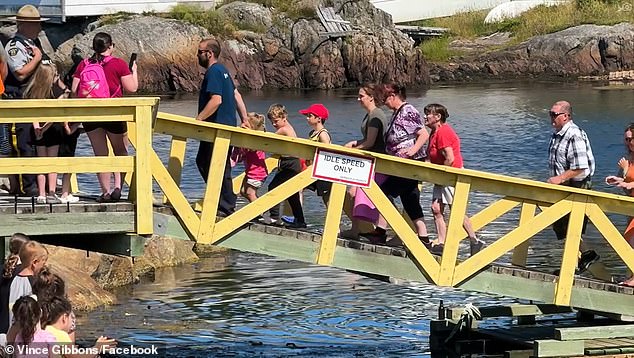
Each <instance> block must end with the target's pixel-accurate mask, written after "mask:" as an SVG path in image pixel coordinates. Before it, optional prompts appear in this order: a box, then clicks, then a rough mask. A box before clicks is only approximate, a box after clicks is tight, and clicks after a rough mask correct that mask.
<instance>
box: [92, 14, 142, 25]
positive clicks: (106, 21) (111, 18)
mask: <svg viewBox="0 0 634 358" xmlns="http://www.w3.org/2000/svg"><path fill="white" fill-rule="evenodd" d="M132 16H134V14H131V13H129V12H124V11H120V12H117V13H114V14H108V15H103V16H101V17H100V18H99V22H100V23H101V24H102V25H114V24H118V23H120V22H123V21H126V20H130V19H131V18H132Z"/></svg>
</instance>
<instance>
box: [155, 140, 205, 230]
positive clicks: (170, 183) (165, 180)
mask: <svg viewBox="0 0 634 358" xmlns="http://www.w3.org/2000/svg"><path fill="white" fill-rule="evenodd" d="M150 161H151V165H152V176H153V177H154V180H156V182H157V183H158V185H159V187H160V188H161V190H163V193H165V195H166V196H167V198H168V199H169V202H170V204H171V205H172V208H173V209H174V211H176V214H177V216H178V218H179V219H180V221H181V222H182V223H183V224H184V225H185V229H186V230H187V232H188V233H189V235H190V236H191V237H192V238H195V237H196V235H198V228H199V227H200V219H199V218H198V215H196V213H195V212H194V210H193V209H192V208H191V207H190V206H189V202H188V201H187V198H185V195H184V194H183V192H182V191H181V190H180V188H179V187H178V185H177V184H176V182H175V181H174V178H172V176H171V175H170V174H169V172H168V171H167V169H166V168H165V166H164V165H163V162H161V159H160V158H159V157H158V155H157V154H156V153H155V152H154V151H151V152H150Z"/></svg>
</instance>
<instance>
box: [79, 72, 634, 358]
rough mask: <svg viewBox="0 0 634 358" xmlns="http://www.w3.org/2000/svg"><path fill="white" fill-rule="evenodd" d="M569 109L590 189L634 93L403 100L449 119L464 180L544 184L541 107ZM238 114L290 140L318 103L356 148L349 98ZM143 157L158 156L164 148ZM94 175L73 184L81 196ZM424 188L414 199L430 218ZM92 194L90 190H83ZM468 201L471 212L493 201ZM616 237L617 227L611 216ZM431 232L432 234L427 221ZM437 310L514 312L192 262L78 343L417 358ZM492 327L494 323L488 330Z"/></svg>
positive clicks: (576, 89)
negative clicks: (585, 156) (583, 139)
mask: <svg viewBox="0 0 634 358" xmlns="http://www.w3.org/2000/svg"><path fill="white" fill-rule="evenodd" d="M560 99H565V100H568V101H570V102H571V103H572V104H573V109H574V119H575V122H576V123H577V124H579V125H580V126H581V127H582V128H584V129H585V130H586V131H587V133H588V135H589V137H590V140H591V143H592V146H593V150H594V153H595V157H596V160H597V171H596V173H595V189H597V190H604V191H610V190H611V189H609V188H607V186H606V185H604V184H603V178H604V177H605V176H606V175H610V174H613V173H614V172H615V171H616V169H617V168H616V162H617V160H618V159H619V158H620V157H621V156H622V155H623V144H622V133H623V129H624V127H625V126H626V125H627V124H628V123H629V122H630V121H632V115H631V114H632V113H633V111H632V106H633V103H634V91H629V90H628V91H604V90H597V89H594V88H593V87H592V86H591V85H587V84H548V83H533V84H526V85H515V84H513V85H499V84H498V85H488V86H455V87H439V88H434V89H431V90H428V91H426V92H419V93H412V94H410V98H409V101H410V102H411V103H412V104H414V105H415V106H417V107H418V108H419V109H422V108H423V107H424V105H426V104H428V103H432V102H438V103H442V104H444V105H446V106H447V107H448V108H449V112H450V117H449V120H448V121H449V123H450V124H451V125H452V126H453V127H454V128H455V129H456V131H457V132H458V134H459V135H460V137H461V139H462V148H463V155H464V157H465V166H466V167H468V168H471V169H478V170H484V171H488V172H494V173H500V174H509V175H513V176H517V177H522V178H529V179H535V180H544V179H545V178H546V177H547V163H546V160H547V147H548V140H549V138H550V134H551V133H552V127H551V125H550V120H549V118H548V115H547V112H548V109H549V108H550V106H551V105H552V103H553V102H555V101H556V100H560ZM245 100H246V102H247V106H248V108H249V110H250V111H257V112H265V111H266V109H267V108H268V106H269V105H270V104H271V103H274V102H280V103H283V104H285V105H286V106H287V108H288V110H289V113H290V114H291V122H292V124H293V125H294V126H295V129H296V130H297V133H298V135H300V136H301V135H307V133H308V131H309V128H308V126H307V125H306V121H305V118H304V117H303V116H301V115H300V114H299V113H297V111H298V110H299V109H301V108H305V107H306V106H308V105H309V104H310V103H313V102H321V103H324V104H325V105H326V106H327V107H328V109H329V110H330V113H331V118H330V119H329V120H328V122H327V123H326V126H327V127H328V128H329V130H330V131H331V133H332V137H333V141H334V142H335V143H339V144H343V143H345V142H347V141H349V140H352V139H356V138H358V136H359V134H358V133H359V124H360V120H361V118H362V117H363V115H364V112H363V110H362V109H361V107H360V106H359V105H358V103H357V102H356V91H355V90H352V91H347V90H340V91H332V92H328V93H325V92H307V93H303V92H254V93H246V94H245ZM195 109H196V105H195V98H193V97H185V98H179V99H175V100H163V101H162V103H161V110H162V111H165V112H171V113H177V114H183V115H191V116H193V115H194V114H195ZM155 147H156V148H157V151H159V152H161V155H162V156H163V157H165V154H166V153H167V150H168V142H167V140H166V138H164V137H160V136H157V137H156V138H155ZM195 150H196V143H195V142H190V145H189V147H188V153H187V159H186V167H185V175H184V178H183V181H182V188H183V190H184V191H185V192H186V193H187V194H188V196H189V197H190V198H197V197H201V196H202V193H203V189H204V188H203V186H202V181H201V180H200V178H199V176H198V174H197V171H196V169H195V166H194V156H195ZM93 181H94V179H93V177H88V176H85V177H82V178H81V184H82V189H84V188H90V185H92V182H93ZM428 189H429V186H427V189H426V190H425V191H424V192H423V195H422V197H421V200H422V203H423V206H424V209H425V210H426V214H429V210H428V205H429V204H428V203H429V197H428V196H429V195H430V194H429V190H428ZM84 190H86V191H90V190H89V189H84ZM493 199H494V198H493V197H491V196H490V195H485V194H481V193H473V194H472V197H471V205H472V207H470V210H472V211H475V210H476V209H477V208H481V207H482V205H484V204H486V203H489V202H491V200H493ZM306 203H307V205H306V206H307V208H306V211H307V216H308V221H309V223H311V224H313V225H314V226H319V225H320V222H319V220H320V219H319V218H320V217H323V214H321V212H322V211H323V208H322V206H321V204H320V203H319V202H318V201H317V200H316V198H314V197H311V196H310V194H309V195H307V198H306ZM516 214H517V213H515V214H513V213H512V214H511V215H510V217H508V218H506V217H504V218H502V219H500V220H498V221H496V223H495V224H494V225H491V227H487V228H485V229H484V230H482V231H481V233H480V234H481V235H482V236H483V237H484V238H485V240H486V239H488V240H492V239H493V238H496V237H499V233H500V232H503V231H505V230H506V231H508V228H509V227H510V225H511V224H512V222H513V221H514V220H516V216H515V217H514V216H513V215H516ZM613 219H614V220H615V221H616V222H617V223H618V224H619V225H621V226H622V225H624V223H625V218H622V217H614V218H613ZM427 223H428V227H429V228H430V230H432V231H433V222H432V221H431V220H429V219H428V222H427ZM587 241H589V242H590V244H592V245H595V247H597V249H598V251H600V253H601V255H602V257H603V258H604V259H605V260H606V261H607V264H608V265H609V266H610V267H611V269H612V270H613V271H614V273H615V274H624V272H623V266H622V264H620V263H619V262H618V260H615V259H614V254H613V253H612V252H611V251H610V249H609V248H608V247H607V246H606V245H605V242H604V241H602V239H601V238H600V237H599V236H598V235H596V234H593V233H590V238H589V239H588V240H587ZM534 242H537V243H538V245H537V247H538V248H537V249H534V252H535V254H534V255H532V256H531V259H530V262H529V264H530V265H533V266H536V265H540V266H542V267H544V266H548V267H555V266H556V265H557V264H558V261H557V260H558V256H559V254H560V252H561V243H559V242H557V241H556V240H554V239H553V237H552V234H550V233H549V232H543V233H541V234H539V235H538V237H537V239H535V240H534ZM440 300H444V302H445V304H447V305H452V304H453V305H456V306H462V305H464V304H465V303H467V302H473V303H475V304H478V305H484V304H498V303H509V302H515V300H512V299H508V298H507V299H505V298H501V297H495V296H487V295H482V294H472V293H468V292H462V291H460V290H453V289H445V288H437V287H433V286H429V285H424V284H418V283H400V284H389V283H383V282H379V281H375V280H372V279H369V278H364V277H360V276H357V275H355V274H352V273H347V272H343V271H340V270H337V269H332V268H326V267H318V266H313V265H307V264H303V263H296V262H290V261H285V260H278V259H275V258H269V257H262V256H256V255H251V254H246V253H234V254H232V255H231V257H229V258H215V259H204V260H202V261H201V262H199V263H197V264H195V265H187V266H184V267H179V268H175V269H163V270H160V271H159V272H158V273H157V278H156V280H155V281H154V282H150V283H142V284H139V285H136V286H134V287H130V288H128V289H127V290H126V291H125V292H122V293H121V299H120V304H119V305H116V306H113V307H108V308H106V309H103V310H100V311H97V312H93V313H90V314H88V315H86V316H82V317H80V330H79V335H80V336H81V337H82V338H83V339H86V338H88V337H92V336H95V335H98V334H102V333H105V334H107V335H111V336H115V337H117V338H118V339H119V340H120V341H121V342H122V344H123V345H129V344H139V343H146V344H150V343H155V344H167V345H168V346H169V347H172V348H171V349H170V350H169V351H168V353H169V355H173V356H185V355H196V356H254V355H262V356H341V357H351V356H371V357H373V356H377V357H378V356H395V355H398V356H412V357H413V356H425V355H427V354H428V353H427V349H428V343H427V342H428V333H429V322H428V320H429V319H432V318H435V316H436V308H437V306H438V304H439V302H440ZM493 324H494V323H493Z"/></svg>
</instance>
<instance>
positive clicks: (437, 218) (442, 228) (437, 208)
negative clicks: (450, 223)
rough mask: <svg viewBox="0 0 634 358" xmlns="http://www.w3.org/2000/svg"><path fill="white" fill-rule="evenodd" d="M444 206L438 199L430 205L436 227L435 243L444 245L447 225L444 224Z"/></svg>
mask: <svg viewBox="0 0 634 358" xmlns="http://www.w3.org/2000/svg"><path fill="white" fill-rule="evenodd" d="M444 209H445V205H444V204H443V203H441V202H440V200H438V199H434V200H433V201H432V203H431V212H432V214H433V215H434V224H435V225H436V234H437V235H438V238H437V239H436V242H437V243H438V244H444V243H445V239H446V238H447V223H446V222H445V216H444V214H443V212H444V211H445V210H444Z"/></svg>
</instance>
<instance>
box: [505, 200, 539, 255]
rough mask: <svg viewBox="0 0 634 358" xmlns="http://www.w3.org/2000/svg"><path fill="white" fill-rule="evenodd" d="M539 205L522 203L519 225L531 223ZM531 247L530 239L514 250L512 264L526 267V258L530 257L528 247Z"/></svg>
mask: <svg viewBox="0 0 634 358" xmlns="http://www.w3.org/2000/svg"><path fill="white" fill-rule="evenodd" d="M536 208H537V205H535V204H534V203H522V211H521V212H520V222H519V225H520V226H522V225H524V224H526V223H527V222H528V221H530V220H531V219H532V218H533V216H535V209H536ZM529 246H530V239H528V240H526V241H524V242H523V243H521V244H519V245H518V246H517V247H516V248H515V249H514V250H513V258H512V259H511V263H512V264H513V265H516V266H521V267H526V258H527V257H528V247H529Z"/></svg>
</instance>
